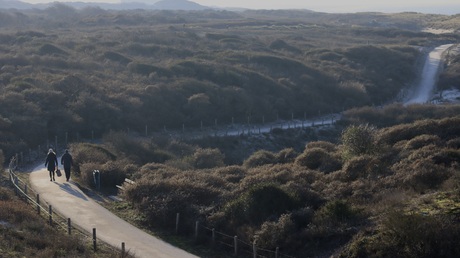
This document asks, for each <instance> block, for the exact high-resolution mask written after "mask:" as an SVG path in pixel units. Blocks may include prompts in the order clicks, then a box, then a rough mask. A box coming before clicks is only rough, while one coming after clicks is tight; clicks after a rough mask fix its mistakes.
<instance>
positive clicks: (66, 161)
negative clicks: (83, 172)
mask: <svg viewBox="0 0 460 258" xmlns="http://www.w3.org/2000/svg"><path fill="white" fill-rule="evenodd" d="M61 165H64V172H65V178H66V179H67V182H69V179H70V167H72V165H73V161H72V155H70V153H69V150H65V153H64V155H62V158H61Z"/></svg>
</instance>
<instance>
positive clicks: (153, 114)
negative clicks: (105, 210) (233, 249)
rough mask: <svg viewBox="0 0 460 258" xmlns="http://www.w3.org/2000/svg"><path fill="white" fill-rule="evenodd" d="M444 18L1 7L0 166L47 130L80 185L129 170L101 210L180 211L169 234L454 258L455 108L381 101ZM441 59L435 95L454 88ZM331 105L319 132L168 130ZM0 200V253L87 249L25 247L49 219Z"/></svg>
mask: <svg viewBox="0 0 460 258" xmlns="http://www.w3.org/2000/svg"><path fill="white" fill-rule="evenodd" d="M51 14H52V15H51ZM456 19H458V18H457V17H456V16H452V17H451V16H437V15H423V14H416V13H402V14H394V15H383V14H371V13H362V14H341V15H332V14H320V13H311V12H303V11H302V12H296V11H247V12H241V13H239V12H227V11H202V12H180V11H178V12H171V11H119V12H118V11H106V10H100V9H85V10H75V9H73V8H70V7H68V6H65V5H63V4H56V5H55V6H53V7H51V8H49V9H47V10H44V11H36V10H35V11H33V10H31V11H24V13H20V12H4V11H0V20H1V21H2V23H1V24H0V136H1V137H0V150H3V151H1V152H0V161H2V163H3V164H4V163H5V162H6V161H7V160H8V159H9V158H10V157H11V156H12V155H13V154H14V153H20V152H27V151H28V152H29V153H32V150H31V149H32V148H34V149H35V148H36V146H38V145H41V149H40V148H39V150H42V152H43V151H46V149H47V147H48V146H49V145H52V144H50V141H51V142H52V141H54V140H55V139H56V141H58V139H59V142H60V143H63V142H65V143H66V144H67V145H68V146H66V147H69V148H70V150H71V153H72V154H73V156H74V161H75V166H74V172H75V177H74V178H75V179H78V180H79V181H80V182H81V184H82V185H84V186H86V187H93V185H94V183H93V175H92V172H93V170H95V169H98V170H99V171H100V172H101V184H102V189H103V191H106V190H107V191H113V190H114V189H115V185H120V184H123V182H124V179H125V178H129V179H131V180H134V182H135V184H125V185H124V190H123V192H122V193H121V197H122V198H123V199H124V202H122V203H116V204H114V206H116V207H115V208H114V210H118V211H119V212H120V213H123V214H129V216H131V217H130V218H129V219H130V220H131V221H133V222H135V223H138V224H139V225H140V226H141V227H144V228H147V229H149V230H152V231H156V232H172V231H173V230H174V226H175V216H176V213H180V214H181V224H182V225H184V226H183V227H181V229H180V232H179V233H180V234H181V235H191V234H193V226H194V225H195V221H199V222H200V223H201V225H204V226H205V227H208V228H215V229H216V230H218V231H219V232H224V233H225V234H227V235H231V236H233V235H237V236H238V238H239V239H240V240H242V241H245V242H248V243H253V242H256V243H257V245H258V246H259V247H261V248H264V249H267V250H275V249H276V248H277V247H278V248H279V249H280V251H281V252H282V253H283V254H288V255H292V256H296V257H324V256H332V255H334V256H337V257H369V256H375V257H410V256H412V255H415V256H417V257H456V256H459V255H460V252H459V248H458V245H457V244H456V243H455V242H454V241H455V240H456V239H458V237H459V233H460V231H459V229H460V228H459V226H458V219H459V210H458V207H460V199H459V198H460V188H459V187H460V181H459V179H460V177H459V175H458V173H459V171H460V170H459V162H460V150H459V147H460V138H459V137H460V136H459V132H460V117H459V116H458V114H459V113H460V112H459V111H460V110H459V106H458V105H442V106H434V105H410V106H403V105H400V104H393V105H387V104H388V103H391V102H393V101H394V100H395V99H397V97H398V94H399V93H400V92H401V90H403V89H405V88H407V87H409V86H410V85H411V84H412V83H414V81H416V80H417V74H418V72H419V71H418V69H420V64H421V61H422V60H423V59H424V56H425V54H426V50H427V49H430V48H431V47H433V46H436V45H439V44H445V43H456V42H458V35H457V34H443V35H437V34H431V33H427V32H423V31H421V29H422V28H423V27H434V28H438V29H440V28H444V29H451V30H458V23H455V21H456ZM457 59H458V57H457V54H456V53H454V52H452V53H450V54H449V56H448V60H449V62H448V63H446V69H445V70H444V73H443V74H442V75H441V78H440V83H441V85H442V86H441V87H442V89H447V88H449V87H452V85H454V87H455V85H457V86H456V87H458V85H459V84H458V83H457V82H458V74H456V70H455V67H456V65H457V64H456V63H458V62H457V61H458V60H457ZM376 107H378V108H376ZM338 112H342V114H343V115H342V119H341V120H340V121H339V122H338V123H337V124H336V126H335V127H328V128H324V127H323V128H321V127H312V128H289V129H287V130H281V129H273V130H272V131H271V132H270V133H262V134H254V135H251V134H249V135H248V134H244V135H238V136H225V137H212V136H209V137H204V138H199V137H198V138H197V137H190V138H188V137H185V136H183V135H185V131H187V130H188V129H190V128H195V129H197V130H203V127H207V128H211V127H212V128H214V129H216V128H220V126H222V125H230V124H231V125H232V128H235V126H237V125H238V124H244V125H247V126H248V127H250V126H251V125H253V124H265V123H266V122H272V121H275V120H281V119H285V120H292V119H297V118H313V117H317V116H323V115H325V114H330V113H338ZM172 129H174V130H175V132H179V131H181V130H182V132H183V133H184V134H183V135H182V134H178V133H172V132H171V130H172ZM144 136H145V137H144ZM182 136H183V137H182ZM82 139H86V140H84V141H82ZM45 141H46V142H47V143H46V144H44V142H45ZM44 146H46V147H44ZM41 155H42V153H38V157H41ZM111 193H112V192H111ZM0 196H1V198H4V200H3V199H2V202H3V203H4V204H1V205H5V208H3V207H2V209H1V210H0V214H1V213H2V212H3V214H1V216H0V220H3V219H4V218H5V221H7V223H5V225H6V226H3V224H2V227H0V229H2V233H4V232H6V233H8V234H5V236H4V238H5V241H3V240H2V241H1V243H2V244H1V245H2V246H0V248H1V249H2V250H7V252H10V253H11V255H12V256H15V255H18V253H21V255H22V254H23V253H24V254H27V255H26V256H39V257H40V255H42V253H43V256H42V257H45V256H47V257H49V256H80V255H81V256H85V257H91V256H92V255H95V254H92V253H91V252H90V251H87V249H85V248H84V244H81V243H80V242H78V241H72V240H71V238H69V239H67V238H63V239H66V240H65V241H53V237H50V238H49V239H48V238H43V237H40V239H38V238H37V236H42V235H41V234H43V232H49V231H53V229H52V228H49V227H47V226H45V225H37V224H36V223H37V222H36V221H37V220H36V219H34V217H32V216H33V215H32V213H30V214H29V213H26V210H27V209H26V208H25V207H24V208H21V207H22V206H20V205H22V204H19V205H16V203H17V202H18V201H17V200H14V198H12V197H11V196H9V195H8V194H6V192H5V191H3V190H2V191H1V192H0ZM12 200H14V205H13V204H12V202H13V201H12ZM18 203H21V202H18ZM11 214H14V216H11ZM31 218H32V219H31ZM31 221H35V222H34V223H32V222H31ZM15 223H18V224H15ZM30 223H32V224H33V225H32V224H30ZM38 224H39V223H38ZM49 234H52V233H49ZM56 238H57V236H56V237H54V239H56ZM59 238H60V237H59ZM16 239H25V240H27V241H26V242H27V244H17V242H16ZM40 241H41V242H40ZM37 242H40V243H37ZM70 242H72V243H70ZM197 242H198V243H197V245H198V246H199V245H202V246H205V245H206V241H204V240H203V241H197ZM7 243H10V244H7ZM3 244H5V246H3ZM61 244H62V246H61ZM29 249H30V250H29ZM203 257H206V255H204V256H203Z"/></svg>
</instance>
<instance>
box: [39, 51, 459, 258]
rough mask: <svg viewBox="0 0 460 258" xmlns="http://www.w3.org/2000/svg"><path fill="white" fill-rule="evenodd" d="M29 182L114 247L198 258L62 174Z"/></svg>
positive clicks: (428, 65) (432, 61)
mask: <svg viewBox="0 0 460 258" xmlns="http://www.w3.org/2000/svg"><path fill="white" fill-rule="evenodd" d="M451 46H452V44H448V45H442V46H439V47H437V48H435V49H434V50H433V51H432V52H430V54H429V55H428V57H427V61H426V62H425V65H424V68H423V72H422V76H421V81H420V84H419V85H418V86H417V87H416V88H415V89H414V91H413V92H412V94H411V95H409V96H408V97H407V98H406V99H405V101H404V104H406V105H408V104H414V103H426V102H428V101H429V100H430V99H431V97H432V92H433V89H434V87H435V83H436V79H437V75H438V71H439V65H440V63H441V58H442V54H443V53H444V51H446V50H447V49H448V48H449V47H451ZM323 122H324V121H323ZM318 123H319V121H316V123H314V122H312V121H310V122H307V123H306V124H305V126H312V125H313V124H318ZM331 123H332V121H331ZM268 128H269V127H268V126H266V128H265V127H264V130H265V129H266V130H268ZM259 130H260V129H259ZM225 133H226V134H238V133H239V130H238V131H235V130H229V131H226V132H225ZM30 181H31V184H32V187H33V188H34V189H35V191H36V192H37V193H39V194H40V197H41V198H42V200H44V201H46V202H47V203H48V204H50V205H52V206H53V207H54V209H55V210H57V211H58V212H59V213H61V214H62V215H63V216H65V217H67V218H71V220H72V222H73V223H75V224H77V225H78V226H80V227H81V228H83V229H84V230H86V231H88V232H92V229H93V228H96V229H97V235H98V238H100V239H101V240H103V241H105V242H107V243H108V244H110V245H112V246H114V247H120V246H121V243H122V242H125V244H126V246H127V249H128V250H129V251H130V253H131V254H134V255H135V256H136V257H146V258H151V257H155V258H178V257H180V258H187V257H197V256H194V255H192V254H189V253H187V252H185V251H183V250H181V249H178V248H176V247H174V246H172V245H170V244H168V243H166V242H164V241H162V240H159V239H158V238H155V237H153V236H151V235H149V234H147V233H145V232H144V231H142V230H140V229H138V228H136V227H134V226H132V225H131V224H129V223H127V222H125V221H124V220H122V219H120V218H118V217H117V216H115V215H114V214H113V213H111V212H110V211H108V210H107V209H105V208H103V207H102V206H100V205H99V204H97V203H96V202H95V201H94V200H92V199H91V198H89V197H88V196H87V195H86V194H84V193H83V192H82V191H81V190H80V189H79V188H78V187H77V185H75V184H74V183H72V182H65V179H64V177H60V178H57V181H55V182H50V181H49V177H48V172H47V171H46V169H45V168H43V167H42V166H39V167H37V168H35V169H34V170H33V172H32V173H31V174H30Z"/></svg>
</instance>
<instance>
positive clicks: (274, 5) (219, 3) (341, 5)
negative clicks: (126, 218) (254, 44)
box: [23, 0, 460, 14]
mask: <svg viewBox="0 0 460 258" xmlns="http://www.w3.org/2000/svg"><path fill="white" fill-rule="evenodd" d="M123 1H124V2H142V3H147V4H149V3H150V4H154V3H155V2H158V1H159V0H132V1H131V0H123ZM23 2H28V3H48V2H55V0H23ZM59 2H100V3H119V2H120V0H94V1H88V0H63V1H59ZM192 2H195V3H198V4H201V5H204V6H209V7H220V8H222V7H232V8H236V7H239V8H249V9H309V10H313V11H319V12H367V11H374V12H405V11H411V12H424V13H444V14H456V13H460V3H459V1H458V0H437V1H433V0H406V1H400V0H386V1H381V0H367V1H363V0H348V1H347V0H322V1H299V0H284V1H280V0H264V1H260V0H233V1H227V0H194V1H192Z"/></svg>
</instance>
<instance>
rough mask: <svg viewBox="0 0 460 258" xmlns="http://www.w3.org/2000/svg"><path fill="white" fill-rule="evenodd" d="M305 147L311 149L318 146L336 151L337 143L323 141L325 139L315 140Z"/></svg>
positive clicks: (328, 150) (329, 150)
mask: <svg viewBox="0 0 460 258" xmlns="http://www.w3.org/2000/svg"><path fill="white" fill-rule="evenodd" d="M305 148H306V149H313V148H320V149H323V150H325V151H327V152H336V151H337V145H335V144H333V143H331V142H325V141H315V142H309V143H307V145H306V146H305Z"/></svg>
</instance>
